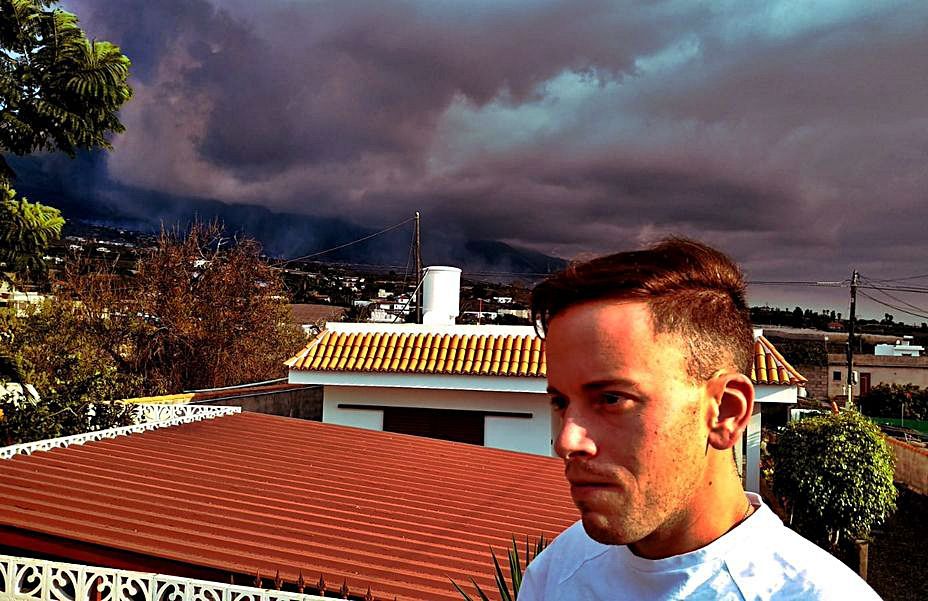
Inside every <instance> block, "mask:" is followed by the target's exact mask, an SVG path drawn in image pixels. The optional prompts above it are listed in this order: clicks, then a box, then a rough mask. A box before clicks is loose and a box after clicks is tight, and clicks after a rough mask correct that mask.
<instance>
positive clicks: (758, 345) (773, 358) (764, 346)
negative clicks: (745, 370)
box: [751, 336, 807, 386]
mask: <svg viewBox="0 0 928 601" xmlns="http://www.w3.org/2000/svg"><path fill="white" fill-rule="evenodd" d="M751 379H752V380H754V383H755V384H781V385H790V386H803V385H805V383H806V382H807V379H806V378H805V377H804V376H803V375H802V374H801V373H799V372H798V371H796V368H795V367H793V366H792V365H790V364H789V361H787V360H786V359H785V358H784V357H783V355H781V354H780V351H778V350H777V349H776V347H775V346H773V344H772V343H771V342H770V341H769V340H767V339H766V338H764V337H763V336H758V337H757V338H755V339H754V366H753V367H752V368H751Z"/></svg>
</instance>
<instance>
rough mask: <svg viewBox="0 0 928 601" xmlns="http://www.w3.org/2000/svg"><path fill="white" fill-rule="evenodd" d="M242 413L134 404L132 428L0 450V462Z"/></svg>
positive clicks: (195, 406)
mask: <svg viewBox="0 0 928 601" xmlns="http://www.w3.org/2000/svg"><path fill="white" fill-rule="evenodd" d="M241 411H242V409H241V407H213V406H203V405H137V406H136V407H135V410H134V412H135V415H134V419H135V422H136V423H135V424H133V425H131V426H122V427H120V428H109V429H107V430H97V431H95V432H85V433H83V434H75V435H73V436H61V437H59V438H49V439H47V440H37V441H35V442H26V443H22V444H14V445H10V446H8V447H0V459H12V458H13V457H15V456H16V455H31V454H32V453H35V452H36V451H49V450H51V449H57V448H60V447H68V446H71V445H76V444H84V443H85V442H90V441H94V440H103V439H104V438H115V437H117V436H122V435H125V434H133V433H135V432H147V431H148V430H154V429H156V428H164V427H166V426H177V425H180V424H189V423H190V422H196V421H200V420H204V419H212V418H214V417H221V416H223V415H232V414H233V413H240V412H241Z"/></svg>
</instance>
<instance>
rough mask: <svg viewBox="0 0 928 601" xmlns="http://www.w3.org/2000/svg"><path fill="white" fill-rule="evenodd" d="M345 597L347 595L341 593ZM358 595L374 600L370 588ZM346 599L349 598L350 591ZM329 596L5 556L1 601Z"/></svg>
mask: <svg viewBox="0 0 928 601" xmlns="http://www.w3.org/2000/svg"><path fill="white" fill-rule="evenodd" d="M340 596H341V595H340ZM352 597H353V598H355V599H358V598H366V599H373V597H372V595H371V593H370V591H368V592H367V594H366V595H364V594H363V593H362V594H361V596H356V595H352ZM342 598H344V599H347V598H348V594H347V592H345V593H344V596H342ZM316 600H318V601H325V598H324V597H320V596H318V595H310V594H303V593H297V592H286V591H280V590H269V589H265V588H255V587H250V586H238V585H234V584H222V583H218V582H210V581H208V580H195V579H193V578H177V577H175V576H165V575H163V574H150V573H146V572H132V571H129V570H114V569H110V568H100V567H93V566H85V565H79V564H73V563H59V562H55V561H45V560H41V559H29V558H24V557H12V556H9V555H0V601H316Z"/></svg>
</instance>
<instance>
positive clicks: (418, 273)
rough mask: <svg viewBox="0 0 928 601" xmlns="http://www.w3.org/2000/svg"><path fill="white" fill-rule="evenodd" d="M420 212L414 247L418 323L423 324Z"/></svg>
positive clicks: (417, 219) (417, 214)
mask: <svg viewBox="0 0 928 601" xmlns="http://www.w3.org/2000/svg"><path fill="white" fill-rule="evenodd" d="M419 231H420V230H419V211H416V233H415V238H414V240H413V245H414V247H415V251H416V253H415V254H416V292H415V295H416V323H422V292H423V291H422V287H421V285H420V284H421V283H422V241H421V240H420V239H419Z"/></svg>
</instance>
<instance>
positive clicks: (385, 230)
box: [277, 217, 416, 266]
mask: <svg viewBox="0 0 928 601" xmlns="http://www.w3.org/2000/svg"><path fill="white" fill-rule="evenodd" d="M415 219H416V218H415V217H410V218H408V219H404V220H403V221H400V222H399V223H397V224H394V225H391V226H390V227H387V228H384V229H382V230H380V231H379V232H374V233H373V234H368V235H367V236H364V237H363V238H358V239H357V240H352V241H351V242H346V243H344V244H339V245H338V246H334V247H332V248H327V249H325V250H320V251H317V252H314V253H311V254H308V255H304V256H302V257H296V258H295V259H287V260H286V261H281V262H279V263H277V266H280V265H286V264H287V263H293V262H294V261H305V260H306V259H312V258H313V257H318V256H320V255H325V254H328V253H330V252H334V251H336V250H341V249H343V248H347V247H349V246H351V245H353V244H358V243H359V242H364V241H366V240H370V239H371V238H375V237H377V236H380V235H381V234H386V233H387V232H392V231H393V230H395V229H397V228H400V227H402V226H404V225H406V224H407V223H409V222H410V221H415Z"/></svg>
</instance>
